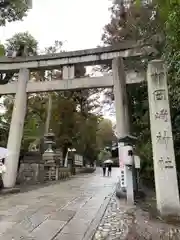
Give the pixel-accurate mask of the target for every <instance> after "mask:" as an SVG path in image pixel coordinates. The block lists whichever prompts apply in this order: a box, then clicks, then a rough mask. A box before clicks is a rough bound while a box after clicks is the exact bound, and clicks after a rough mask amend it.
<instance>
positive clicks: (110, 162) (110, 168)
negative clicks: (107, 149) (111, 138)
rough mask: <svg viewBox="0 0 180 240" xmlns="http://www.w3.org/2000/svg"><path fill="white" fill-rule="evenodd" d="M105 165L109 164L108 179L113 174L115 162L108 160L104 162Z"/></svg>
mask: <svg viewBox="0 0 180 240" xmlns="http://www.w3.org/2000/svg"><path fill="white" fill-rule="evenodd" d="M104 164H107V167H108V177H110V176H111V172H112V164H113V161H112V160H111V159H108V160H106V161H104Z"/></svg>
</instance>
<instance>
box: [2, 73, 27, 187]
mask: <svg viewBox="0 0 180 240" xmlns="http://www.w3.org/2000/svg"><path fill="white" fill-rule="evenodd" d="M28 80H29V70H28V69H20V71H19V78H18V84H17V92H16V96H15V102H14V107H13V113H12V119H11V126H10V130H9V138H8V143H7V148H8V157H7V158H6V160H5V166H6V169H7V170H6V173H5V174H4V175H3V183H4V187H5V188H13V187H14V186H15V184H16V176H17V168H18V163H19V153H20V148H21V140H22V136H23V128H24V119H25V115H26V107H27V93H26V87H27V82H28Z"/></svg>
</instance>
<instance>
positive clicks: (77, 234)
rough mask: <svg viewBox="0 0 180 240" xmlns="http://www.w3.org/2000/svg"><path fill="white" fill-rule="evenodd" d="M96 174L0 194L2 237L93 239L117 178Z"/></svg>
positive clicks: (49, 239)
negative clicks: (30, 189) (14, 192)
mask: <svg viewBox="0 0 180 240" xmlns="http://www.w3.org/2000/svg"><path fill="white" fill-rule="evenodd" d="M118 172H119V170H118V169H113V172H112V173H113V174H112V177H110V178H108V177H105V178H104V177H102V173H101V171H100V169H97V171H96V172H95V173H93V174H87V175H80V176H78V177H75V178H73V179H71V180H68V181H65V182H61V183H58V184H55V185H51V186H46V187H43V188H39V189H35V190H32V191H29V192H24V193H19V194H16V195H9V196H4V197H3V196H2V197H0V239H1V240H12V239H13V240H20V239H21V240H22V239H24V240H25V239H26V240H42V239H43V240H72V239H73V240H90V237H91V234H92V232H93V230H94V228H96V227H97V224H98V223H99V221H100V218H101V216H102V214H103V212H104V211H105V208H106V205H107V203H108V200H109V196H111V195H112V193H113V191H114V187H115V183H116V182H117V176H118Z"/></svg>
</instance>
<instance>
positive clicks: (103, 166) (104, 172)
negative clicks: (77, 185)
mask: <svg viewBox="0 0 180 240" xmlns="http://www.w3.org/2000/svg"><path fill="white" fill-rule="evenodd" d="M102 168H103V177H105V176H106V165H105V164H104V163H103V165H102Z"/></svg>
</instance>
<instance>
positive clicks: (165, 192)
mask: <svg viewBox="0 0 180 240" xmlns="http://www.w3.org/2000/svg"><path fill="white" fill-rule="evenodd" d="M147 80H148V95H149V110H150V122H151V138H152V148H153V161H154V174H155V185H156V199H157V208H158V210H159V211H160V213H161V214H162V215H177V214H179V213H180V212H179V210H180V203H179V192H178V183H177V173H176V164H175V155H174V146H173V137H172V127H171V116H170V108H169V98H168V87H167V73H166V67H165V64H164V62H163V61H161V60H153V61H151V62H150V63H149V65H148V71H147Z"/></svg>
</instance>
